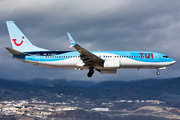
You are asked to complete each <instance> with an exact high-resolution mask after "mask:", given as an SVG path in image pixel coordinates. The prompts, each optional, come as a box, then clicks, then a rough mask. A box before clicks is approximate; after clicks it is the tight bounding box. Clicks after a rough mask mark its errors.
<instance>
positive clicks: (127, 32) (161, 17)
mask: <svg viewBox="0 0 180 120" xmlns="http://www.w3.org/2000/svg"><path fill="white" fill-rule="evenodd" d="M179 6H180V1H179V0H173V1H172V0H86V1H84V0H38V1H37V0H0V42H1V44H0V69H1V70H0V78H6V79H31V78H47V79H67V80H85V81H105V80H123V81H129V80H139V79H148V78H154V79H163V78H172V77H173V78H174V77H179V76H180V63H179V62H178V61H179V60H180V57H179V52H180V47H179V45H180V34H179V33H180V8H179ZM6 21H14V22H15V24H16V25H17V26H18V27H19V28H20V29H21V30H22V31H23V33H24V34H25V35H26V36H27V37H28V39H29V40H30V41H31V42H32V43H33V44H34V45H36V46H38V47H41V48H45V49H49V50H62V51H67V50H69V49H68V47H69V46H70V43H69V41H68V37H67V34H66V32H69V33H70V34H71V35H72V37H73V38H74V40H75V41H76V43H78V44H79V45H81V46H82V47H84V48H85V49H87V50H98V49H100V50H101V51H104V50H108V51H111V50H112V51H133V50H135V51H136V50H137V51H154V52H160V53H164V54H166V55H168V56H169V57H171V58H173V59H175V60H176V64H174V65H172V66H170V67H167V69H166V70H162V71H161V74H160V75H159V76H158V75H156V71H157V70H156V69H140V70H137V69H119V70H118V72H117V74H107V75H104V74H100V73H99V72H97V71H95V74H94V75H93V77H92V78H88V77H87V72H88V70H82V71H77V70H76V71H75V70H74V69H56V68H46V67H41V66H34V65H32V64H25V63H23V62H21V61H18V60H15V59H12V58H11V57H10V56H9V55H10V54H9V52H8V51H7V50H6V49H5V47H12V45H11V42H10V38H9V34H8V30H7V27H6V23H5V22H6ZM70 50H72V51H74V50H75V49H74V48H71V49H70Z"/></svg>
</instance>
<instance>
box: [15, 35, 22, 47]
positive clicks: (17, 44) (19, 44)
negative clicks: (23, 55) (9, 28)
mask: <svg viewBox="0 0 180 120" xmlns="http://www.w3.org/2000/svg"><path fill="white" fill-rule="evenodd" d="M22 39H24V36H22ZM16 40H17V39H12V41H14V44H15V45H16V46H21V45H22V43H23V40H22V41H21V42H20V43H17V42H16Z"/></svg>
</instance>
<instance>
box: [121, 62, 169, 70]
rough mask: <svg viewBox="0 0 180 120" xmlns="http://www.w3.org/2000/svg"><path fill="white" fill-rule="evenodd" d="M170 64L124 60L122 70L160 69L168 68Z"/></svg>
mask: <svg viewBox="0 0 180 120" xmlns="http://www.w3.org/2000/svg"><path fill="white" fill-rule="evenodd" d="M168 65H169V62H142V61H136V60H122V61H121V68H159V67H167V66H168Z"/></svg>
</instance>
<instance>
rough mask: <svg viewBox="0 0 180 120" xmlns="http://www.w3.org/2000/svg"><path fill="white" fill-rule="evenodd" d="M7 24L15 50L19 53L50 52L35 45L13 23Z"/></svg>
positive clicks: (8, 22) (7, 22)
mask: <svg viewBox="0 0 180 120" xmlns="http://www.w3.org/2000/svg"><path fill="white" fill-rule="evenodd" d="M6 24H7V28H8V31H9V35H10V39H11V44H12V47H13V49H14V50H17V51H19V52H35V51H48V50H46V49H43V48H39V47H36V46H35V45H33V44H32V43H31V42H30V41H29V40H28V38H27V37H26V36H25V35H24V34H23V33H22V32H21V30H20V29H19V28H18V27H17V26H16V24H15V23H14V22H13V21H6Z"/></svg>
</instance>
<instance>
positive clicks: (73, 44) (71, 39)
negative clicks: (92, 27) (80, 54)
mask: <svg viewBox="0 0 180 120" xmlns="http://www.w3.org/2000/svg"><path fill="white" fill-rule="evenodd" d="M67 35H68V38H69V41H70V43H71V46H69V48H68V49H70V48H71V47H73V46H75V45H76V43H75V41H74V39H73V38H72V36H71V35H70V33H68V32H67Z"/></svg>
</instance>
